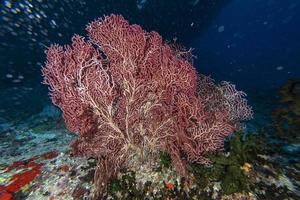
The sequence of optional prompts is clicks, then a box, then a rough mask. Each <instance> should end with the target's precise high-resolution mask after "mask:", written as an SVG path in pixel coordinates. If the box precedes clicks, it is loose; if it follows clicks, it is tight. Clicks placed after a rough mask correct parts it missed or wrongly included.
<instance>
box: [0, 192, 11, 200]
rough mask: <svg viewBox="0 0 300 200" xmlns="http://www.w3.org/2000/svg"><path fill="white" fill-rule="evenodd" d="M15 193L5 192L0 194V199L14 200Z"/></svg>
mask: <svg viewBox="0 0 300 200" xmlns="http://www.w3.org/2000/svg"><path fill="white" fill-rule="evenodd" d="M12 199H13V195H12V194H11V193H8V192H5V193H3V194H0V200H12Z"/></svg>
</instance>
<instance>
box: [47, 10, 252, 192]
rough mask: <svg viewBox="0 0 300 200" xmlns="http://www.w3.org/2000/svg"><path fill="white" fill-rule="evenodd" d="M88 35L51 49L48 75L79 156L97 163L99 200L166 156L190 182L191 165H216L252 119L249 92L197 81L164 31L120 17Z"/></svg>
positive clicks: (93, 27)
mask: <svg viewBox="0 0 300 200" xmlns="http://www.w3.org/2000/svg"><path fill="white" fill-rule="evenodd" d="M86 30H87V32H88V38H84V37H81V36H79V35H75V36H74V37H73V38H72V45H70V46H69V45H67V46H59V45H57V44H54V45H52V46H51V47H50V48H49V49H48V50H47V52H46V53H47V62H46V64H45V66H44V67H43V69H42V73H43V76H44V83H45V84H47V85H49V90H50V95H51V98H52V101H53V103H54V104H55V105H57V106H58V107H59V108H60V109H61V110H62V113H63V118H64V120H65V123H66V126H67V128H68V129H69V130H70V131H72V132H79V133H80V135H79V137H77V138H76V139H75V141H73V143H72V144H71V146H72V149H73V152H74V154H75V155H78V156H86V157H93V158H95V159H96V160H97V166H96V171H95V176H94V183H95V187H96V194H95V196H96V197H101V196H102V195H103V193H104V192H105V190H106V189H107V183H108V182H109V181H110V180H111V179H112V177H114V176H115V175H116V174H117V172H118V171H119V170H120V169H121V168H123V167H129V166H132V165H137V166H139V165H140V164H141V163H145V162H146V163H148V162H149V163H151V162H150V161H151V160H157V159H158V158H159V155H160V152H162V151H163V152H167V153H168V154H169V155H170V156H171V159H172V164H173V165H174V166H175V168H176V169H177V171H178V173H179V174H180V175H181V176H186V173H187V172H186V169H185V166H186V165H185V162H186V160H187V161H188V162H197V163H201V164H208V163H210V161H209V160H208V159H207V158H206V157H205V155H206V154H207V153H212V152H216V151H219V150H222V149H223V145H224V138H225V137H227V136H228V135H230V134H231V133H233V132H234V131H236V130H240V129H241V128H242V126H241V123H240V122H241V121H243V120H248V119H250V118H251V117H252V109H251V107H250V106H248V105H247V101H246V100H245V99H244V97H245V95H246V94H245V93H243V92H241V91H237V90H236V88H235V86H234V85H232V84H230V83H228V82H222V83H221V84H220V85H217V84H215V83H214V81H213V80H212V79H210V78H209V77H207V76H204V75H198V76H197V73H196V70H195V69H194V67H193V66H192V64H191V63H190V62H189V61H188V60H186V59H185V58H184V57H182V56H180V55H179V54H178V53H180V52H179V50H178V49H174V48H172V47H171V46H170V45H168V44H167V43H165V42H163V40H162V37H161V36H160V35H159V34H158V33H157V32H154V31H152V32H146V31H144V30H143V29H142V28H141V27H140V26H139V25H130V24H129V22H128V21H126V20H125V19H124V18H123V17H122V16H120V15H111V16H106V17H104V18H103V19H98V20H96V21H93V22H91V23H90V24H88V26H87V29H86ZM184 157H186V159H184Z"/></svg>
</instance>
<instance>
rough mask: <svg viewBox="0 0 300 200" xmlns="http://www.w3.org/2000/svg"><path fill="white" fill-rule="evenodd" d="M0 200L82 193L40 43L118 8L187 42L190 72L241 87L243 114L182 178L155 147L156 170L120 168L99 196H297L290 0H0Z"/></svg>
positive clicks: (298, 79)
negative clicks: (241, 124) (237, 127)
mask: <svg viewBox="0 0 300 200" xmlns="http://www.w3.org/2000/svg"><path fill="white" fill-rule="evenodd" d="M0 2H1V4H0V200H6V199H51V200H54V199H91V198H92V193H93V190H94V188H93V187H94V186H93V176H94V172H95V165H96V164H95V160H93V158H89V159H84V158H82V157H75V156H73V155H72V153H71V151H70V148H69V144H70V143H71V141H72V140H73V139H74V138H75V137H76V136H77V135H76V134H75V133H71V132H69V131H68V129H67V128H66V127H65V124H64V121H63V119H62V117H61V111H60V110H59V109H58V108H57V107H55V106H54V105H53V104H52V102H51V99H50V98H49V95H48V88H47V87H46V86H45V85H43V84H42V83H41V82H42V81H43V77H42V74H41V69H42V66H44V63H45V60H46V54H45V52H44V51H45V50H46V49H47V47H49V46H50V45H51V44H53V43H57V44H60V45H64V44H69V43H70V41H71V37H72V36H73V35H74V34H80V35H86V31H85V28H86V24H87V23H89V22H91V21H93V20H95V19H97V18H99V17H102V16H104V15H110V14H112V13H114V14H121V15H122V16H123V17H124V18H125V19H126V20H128V21H129V22H130V24H139V25H141V26H142V28H143V29H145V30H146V31H152V30H154V31H157V32H158V33H159V34H161V36H162V37H163V38H164V39H165V40H166V41H169V42H175V43H178V44H180V45H183V46H185V47H186V48H187V49H189V48H192V54H193V65H194V67H195V68H196V70H197V72H199V73H201V74H204V75H207V76H208V75H210V76H211V78H213V79H215V80H216V81H217V82H219V81H222V80H225V81H229V82H231V83H233V84H235V85H236V88H237V89H238V90H242V91H244V92H245V93H246V94H247V99H248V104H249V105H251V106H252V109H253V112H254V116H253V119H251V120H249V121H247V122H246V123H245V128H244V130H243V131H241V132H239V133H236V134H233V135H232V136H230V137H228V138H227V140H226V141H225V151H224V152H220V153H219V154H217V155H212V156H211V158H210V159H211V160H212V161H213V162H214V164H213V165H212V166H210V167H204V166H202V165H196V164H191V165H190V166H188V168H189V170H190V171H191V174H193V176H191V177H190V179H191V180H190V181H189V183H187V181H185V180H183V179H182V178H180V177H179V176H178V175H177V174H176V172H175V171H174V169H173V167H172V163H171V161H170V158H169V155H167V154H165V153H164V152H162V153H161V155H160V160H159V163H158V166H159V167H158V169H153V170H152V171H148V169H145V170H144V171H143V170H141V171H133V170H130V169H124V171H121V172H120V173H119V174H118V177H117V178H116V179H114V180H112V181H111V182H110V183H109V184H108V189H107V193H106V198H107V199H278V200H279V199H300V191H299V190H300V173H299V171H300V163H299V161H300V157H299V155H300V144H299V142H300V135H299V134H300V40H299V36H300V1H299V0H285V1H281V0H216V1H214V0H172V1H171V0H170V1H168V0H51V1H46V0H18V1H17V0H1V1H0Z"/></svg>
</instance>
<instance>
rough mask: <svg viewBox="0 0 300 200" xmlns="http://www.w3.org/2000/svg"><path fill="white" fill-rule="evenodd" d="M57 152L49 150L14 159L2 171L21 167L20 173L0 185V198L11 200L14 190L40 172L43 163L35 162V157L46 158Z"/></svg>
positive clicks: (51, 157)
mask: <svg viewBox="0 0 300 200" xmlns="http://www.w3.org/2000/svg"><path fill="white" fill-rule="evenodd" d="M57 155H58V152H56V151H51V152H48V153H45V154H42V155H40V156H34V157H32V158H30V159H28V160H24V161H16V162H14V163H12V164H11V165H10V166H8V167H7V168H6V171H5V172H4V173H7V172H10V171H12V170H14V169H21V170H22V171H21V172H20V173H17V174H14V175H13V176H12V178H11V179H10V181H9V183H8V184H7V185H0V200H13V199H14V198H13V195H14V193H15V192H18V191H20V190H21V188H22V187H24V186H26V185H28V184H30V183H31V182H33V181H34V179H35V178H36V177H37V176H38V175H40V174H41V168H42V166H43V165H44V163H38V162H36V160H37V159H39V158H41V160H48V159H53V158H55V157H57Z"/></svg>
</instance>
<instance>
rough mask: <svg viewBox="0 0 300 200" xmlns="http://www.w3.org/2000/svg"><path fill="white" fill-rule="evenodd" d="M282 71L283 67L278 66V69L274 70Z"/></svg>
mask: <svg viewBox="0 0 300 200" xmlns="http://www.w3.org/2000/svg"><path fill="white" fill-rule="evenodd" d="M283 69H284V67H283V66H278V67H276V70H277V71H281V70H283Z"/></svg>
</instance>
